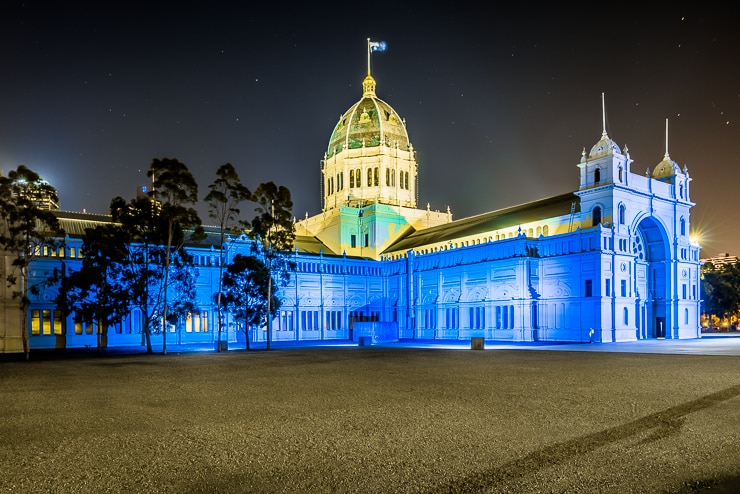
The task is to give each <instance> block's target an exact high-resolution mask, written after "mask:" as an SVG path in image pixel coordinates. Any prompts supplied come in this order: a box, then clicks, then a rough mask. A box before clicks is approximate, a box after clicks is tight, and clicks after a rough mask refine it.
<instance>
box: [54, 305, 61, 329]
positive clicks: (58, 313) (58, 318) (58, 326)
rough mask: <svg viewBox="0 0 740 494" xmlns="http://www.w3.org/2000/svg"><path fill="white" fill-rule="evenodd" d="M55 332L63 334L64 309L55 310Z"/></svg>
mask: <svg viewBox="0 0 740 494" xmlns="http://www.w3.org/2000/svg"><path fill="white" fill-rule="evenodd" d="M54 334H62V311H60V310H55V311H54Z"/></svg>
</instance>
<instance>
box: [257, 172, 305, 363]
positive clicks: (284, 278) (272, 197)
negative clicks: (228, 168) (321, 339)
mask: <svg viewBox="0 0 740 494" xmlns="http://www.w3.org/2000/svg"><path fill="white" fill-rule="evenodd" d="M252 202H254V203H256V204H257V206H256V208H255V212H256V215H255V216H254V218H253V219H252V221H251V225H250V226H251V227H250V229H249V236H250V237H251V238H252V239H253V240H254V242H253V243H252V248H253V253H255V254H256V255H258V256H259V257H261V258H262V259H264V263H265V266H266V267H267V272H268V273H269V276H268V277H267V296H266V298H267V313H268V314H272V309H271V303H272V298H273V297H272V291H273V286H272V279H273V276H274V277H275V278H276V280H277V281H278V283H280V284H281V285H282V286H285V285H286V284H287V283H288V280H289V279H290V271H292V270H295V263H294V262H293V261H292V260H291V259H290V255H291V253H292V251H293V248H294V247H293V245H294V242H295V225H294V223H293V201H292V199H291V196H290V190H289V189H288V188H287V187H284V186H282V185H281V186H277V185H275V183H273V182H263V183H261V184H259V185H258V186H257V189H256V190H255V191H254V194H253V195H252ZM271 339H272V316H270V317H268V318H267V349H268V350H269V349H270V341H271Z"/></svg>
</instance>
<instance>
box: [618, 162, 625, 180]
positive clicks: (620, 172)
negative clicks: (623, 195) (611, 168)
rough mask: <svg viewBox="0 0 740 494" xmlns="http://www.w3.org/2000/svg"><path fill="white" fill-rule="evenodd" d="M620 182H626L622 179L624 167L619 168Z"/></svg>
mask: <svg viewBox="0 0 740 494" xmlns="http://www.w3.org/2000/svg"><path fill="white" fill-rule="evenodd" d="M619 181H620V182H622V181H624V178H622V167H621V166H620V167H619Z"/></svg>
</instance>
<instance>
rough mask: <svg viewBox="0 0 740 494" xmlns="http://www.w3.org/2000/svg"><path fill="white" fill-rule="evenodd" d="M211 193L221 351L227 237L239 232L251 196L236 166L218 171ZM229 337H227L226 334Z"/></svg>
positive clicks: (223, 167) (209, 199)
mask: <svg viewBox="0 0 740 494" xmlns="http://www.w3.org/2000/svg"><path fill="white" fill-rule="evenodd" d="M208 188H209V189H210V192H208V195H206V197H205V199H204V200H205V201H206V202H207V203H208V216H209V217H210V218H212V219H214V220H216V222H217V226H218V227H219V244H218V245H219V249H220V251H219V252H220V256H219V263H218V292H217V293H216V307H217V310H218V342H219V343H218V344H217V345H216V348H217V349H218V351H219V352H220V351H221V344H220V342H221V332H222V328H223V319H224V315H223V307H222V305H223V304H222V300H221V299H222V295H223V277H224V265H225V264H226V260H227V258H228V245H227V242H226V236H227V234H229V233H236V231H237V228H236V225H237V220H238V218H239V214H240V212H241V211H240V209H239V205H240V204H241V203H243V202H244V201H246V200H248V199H249V198H250V196H251V193H250V192H249V189H248V188H247V187H245V186H244V185H242V182H241V180H240V179H239V174H238V173H237V171H236V169H235V168H234V165H232V164H231V163H225V164H223V165H221V166H220V167H219V168H218V170H216V179H215V180H214V181H213V183H212V184H211V185H209V186H208ZM227 338H228V335H227Z"/></svg>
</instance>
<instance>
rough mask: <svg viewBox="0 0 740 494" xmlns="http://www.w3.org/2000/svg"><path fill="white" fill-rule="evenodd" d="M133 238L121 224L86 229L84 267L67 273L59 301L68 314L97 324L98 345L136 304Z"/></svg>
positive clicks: (82, 251)
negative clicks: (132, 267)
mask: <svg viewBox="0 0 740 494" xmlns="http://www.w3.org/2000/svg"><path fill="white" fill-rule="evenodd" d="M129 245H130V237H129V235H128V233H127V232H125V231H124V230H123V229H122V228H121V227H120V225H117V224H107V225H99V226H96V227H95V228H88V229H86V230H85V238H84V240H83V244H82V249H81V254H82V267H81V268H80V269H78V270H70V272H69V273H63V277H62V282H61V290H60V291H59V296H58V298H57V300H56V302H57V305H58V307H59V309H61V310H62V311H63V313H65V314H70V313H73V312H74V314H75V318H76V319H77V320H79V321H80V322H85V323H87V324H96V325H97V328H98V330H97V347H98V351H99V352H100V351H101V350H102V347H103V332H104V331H105V329H106V328H108V327H109V326H112V325H115V324H119V323H121V321H123V319H124V318H125V317H126V316H127V315H128V313H129V312H130V309H131V306H132V298H131V295H130V294H131V293H132V292H131V290H130V287H129V282H130V280H131V276H130V270H131V260H132V259H131V257H130V256H129Z"/></svg>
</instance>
